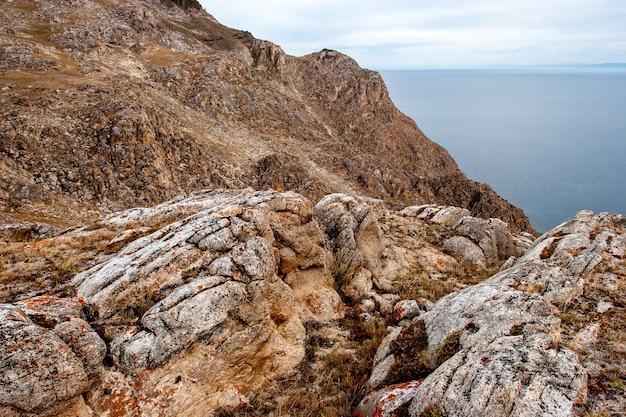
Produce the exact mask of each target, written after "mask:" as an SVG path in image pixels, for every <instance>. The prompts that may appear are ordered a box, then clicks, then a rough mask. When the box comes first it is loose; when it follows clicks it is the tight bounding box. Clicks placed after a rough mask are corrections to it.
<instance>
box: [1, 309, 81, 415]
mask: <svg viewBox="0 0 626 417" xmlns="http://www.w3.org/2000/svg"><path fill="white" fill-rule="evenodd" d="M0 339H1V340H2V343H1V344H0V346H1V348H0V413H3V412H4V410H6V412H7V413H9V412H16V411H17V412H28V413H37V412H41V411H44V410H46V409H48V408H50V407H52V406H53V405H55V404H57V403H59V402H64V401H68V400H71V399H73V398H74V397H76V396H79V395H80V394H82V393H83V392H85V391H87V389H88V388H89V379H88V375H87V373H86V372H85V369H84V367H83V363H82V362H81V360H80V359H79V358H78V357H77V355H76V354H74V352H73V351H72V349H70V347H69V346H68V345H67V344H66V343H65V342H64V341H63V340H62V339H61V338H60V337H59V336H58V335H57V334H55V332H53V331H50V330H47V329H45V328H43V327H41V326H38V325H36V324H35V323H33V322H32V321H31V320H30V318H29V317H28V316H27V315H26V314H25V313H24V311H22V310H21V309H19V308H18V307H16V306H15V305H11V304H0ZM11 410H12V411H11Z"/></svg>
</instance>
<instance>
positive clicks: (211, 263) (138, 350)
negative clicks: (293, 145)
mask: <svg viewBox="0 0 626 417" xmlns="http://www.w3.org/2000/svg"><path fill="white" fill-rule="evenodd" d="M170 204H171V206H170ZM150 219H152V220H150ZM164 219H166V220H168V221H172V222H171V223H169V224H166V225H164V226H162V227H161V228H160V229H158V230H156V231H154V232H153V233H151V234H148V235H146V236H144V237H141V238H139V239H136V240H134V241H132V242H131V243H129V244H127V245H126V246H125V247H123V248H122V249H121V250H120V252H119V253H117V254H116V255H115V256H112V257H110V258H107V259H106V260H105V261H104V262H102V263H100V264H98V265H95V266H94V267H92V268H91V269H88V270H86V271H84V272H82V273H80V274H78V275H77V276H76V277H75V278H74V281H73V282H74V284H75V285H76V286H77V290H78V295H79V296H80V297H82V298H83V299H84V300H85V302H86V303H88V305H90V306H93V309H94V310H96V311H97V316H98V318H99V321H100V322H101V323H102V325H103V326H104V328H105V332H108V333H109V334H110V337H111V339H112V340H111V345H110V347H111V349H110V353H111V358H112V360H113V362H114V364H115V371H114V370H113V369H111V370H109V371H108V372H107V374H106V375H105V377H104V378H105V379H106V380H110V381H112V382H111V386H109V387H107V388H106V389H107V390H109V391H115V392H116V393H119V395H118V396H117V397H116V398H118V399H117V400H116V401H120V402H122V403H125V404H131V403H132V404H137V406H138V407H141V408H143V409H150V410H151V411H150V412H152V413H154V414H156V415H160V414H162V413H163V412H164V409H163V408H161V407H162V406H161V405H159V404H166V403H168V402H169V403H168V404H169V405H168V409H169V410H170V411H171V412H172V413H183V414H184V413H192V414H194V413H198V412H199V411H193V410H195V409H196V407H198V406H199V404H200V403H198V402H199V401H200V402H201V404H203V405H202V407H203V408H202V409H203V411H202V412H203V413H204V412H208V411H210V410H211V409H215V408H217V407H220V406H227V405H238V404H239V403H240V401H245V398H246V395H249V393H251V392H252V391H253V390H256V389H259V388H260V387H262V386H263V385H264V384H266V383H267V382H268V381H271V380H276V379H279V378H283V377H286V376H289V375H291V374H293V372H295V370H296V369H297V366H298V364H299V363H300V362H301V361H302V360H303V359H304V357H305V353H306V352H305V351H306V349H305V348H306V346H305V342H306V330H305V324H306V323H307V322H308V321H310V320H315V321H316V322H324V321H332V320H337V319H340V318H342V317H343V315H344V311H345V306H344V304H343V303H342V301H341V299H340V297H339V295H338V293H337V292H336V291H335V289H334V279H333V276H332V275H331V274H330V272H329V270H328V269H327V267H326V259H327V257H326V250H325V246H324V245H325V238H324V234H323V233H322V231H321V230H320V227H319V226H318V224H317V222H316V221H315V218H314V216H313V206H312V204H311V203H310V202H309V201H308V200H307V199H305V198H304V197H302V196H300V195H298V194H295V193H291V192H287V193H278V192H275V191H265V192H255V191H252V190H238V191H224V190H214V191H210V192H197V193H195V194H194V195H192V196H190V197H189V199H184V198H182V199H181V198H179V199H175V200H174V201H172V202H171V203H163V204H160V205H158V206H156V207H154V208H153V209H141V210H139V211H137V210H129V211H126V212H123V213H120V214H118V215H111V216H109V217H108V218H107V219H106V220H105V224H106V225H107V226H109V227H111V225H114V226H115V227H117V228H125V227H150V226H151V221H156V223H157V224H163V221H164ZM122 233H123V232H122ZM365 278H367V275H365ZM368 290H369V287H368V286H367V285H366V286H365V288H364V289H358V291H368ZM120 371H121V372H122V374H123V375H126V376H129V377H130V376H132V378H131V379H128V378H126V377H124V378H120V377H114V376H113V375H112V374H111V372H120ZM107 375H108V376H107ZM107 378H108V379H107ZM139 379H140V380H141V385H140V386H136V381H137V380H139ZM177 381H178V382H177ZM181 381H184V382H181ZM192 381H193V382H192ZM179 387H184V391H185V392H184V393H182V392H180V389H179ZM154 392H158V393H160V394H159V395H160V397H159V398H160V402H159V404H154V403H152V402H151V400H150V399H149V398H150V397H151V396H152V395H153V394H152V393H154ZM116 395H117V394H116ZM107 401H108V399H107V398H106V397H94V401H93V402H92V403H91V404H90V406H93V407H94V408H95V409H102V410H104V409H106V408H107V407H106V406H105V405H104V404H105V403H106V402H107ZM146 407H148V408H146ZM207 407H208V408H207Z"/></svg>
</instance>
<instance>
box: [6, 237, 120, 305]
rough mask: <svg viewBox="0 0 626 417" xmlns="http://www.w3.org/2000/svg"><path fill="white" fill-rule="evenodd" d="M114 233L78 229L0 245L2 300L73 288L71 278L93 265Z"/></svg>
mask: <svg viewBox="0 0 626 417" xmlns="http://www.w3.org/2000/svg"><path fill="white" fill-rule="evenodd" d="M114 236H115V232H113V231H111V230H108V229H96V230H92V231H87V230H76V231H72V232H68V233H65V234H62V235H60V236H57V237H54V238H51V239H43V240H39V241H35V242H9V243H6V244H5V245H3V246H0V300H1V301H2V302H12V301H15V300H18V299H21V298H24V297H31V296H34V295H39V294H44V293H57V292H63V291H70V292H71V291H73V290H72V289H71V288H70V287H68V286H67V284H68V281H69V280H70V279H71V278H72V277H73V276H74V275H75V274H76V273H78V272H79V271H81V270H83V269H85V268H87V267H88V266H90V263H89V261H91V260H92V259H93V258H94V257H95V256H96V255H97V254H99V253H102V252H103V251H104V249H105V248H106V245H107V244H108V242H109V241H110V240H111V238H113V237H114Z"/></svg>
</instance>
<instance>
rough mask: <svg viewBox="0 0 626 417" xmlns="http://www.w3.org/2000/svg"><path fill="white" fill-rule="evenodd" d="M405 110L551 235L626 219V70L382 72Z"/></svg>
mask: <svg viewBox="0 0 626 417" xmlns="http://www.w3.org/2000/svg"><path fill="white" fill-rule="evenodd" d="M381 74H382V76H383V78H384V80H385V83H386V84H387V87H388V89H389V93H390V95H391V98H392V100H393V101H394V103H395V105H396V107H398V108H399V109H400V110H401V111H402V112H403V113H405V114H407V115H408V116H410V117H411V118H412V119H413V120H415V122H416V123H417V125H418V126H419V127H420V128H421V129H422V131H423V132H424V133H425V134H426V135H427V136H428V137H429V138H431V139H432V140H434V141H435V142H437V143H439V144H441V145H442V146H444V147H445V148H446V149H447V150H448V151H449V152H450V154H451V155H452V156H453V157H454V159H455V160H456V161H457V163H458V164H459V166H460V167H461V169H462V170H463V171H464V172H465V173H467V175H468V176H469V177H470V178H472V179H474V180H476V181H480V182H485V183H488V184H489V185H491V186H492V187H493V188H494V189H495V190H496V192H498V193H499V194H500V195H501V196H503V197H504V198H506V199H507V200H509V201H510V202H511V203H513V204H515V205H517V206H519V207H521V208H522V209H523V210H524V211H525V212H526V214H527V215H528V217H529V218H530V220H531V222H532V224H533V226H534V227H535V228H536V229H537V230H539V231H541V232H544V231H546V230H549V229H551V228H553V227H554V226H557V225H558V224H560V223H561V222H563V221H565V220H567V219H570V218H572V217H573V216H574V215H575V214H576V213H577V212H578V211H580V210H583V209H587V210H593V211H595V212H596V213H599V212H602V211H609V212H616V213H626V70H624V69H621V70H619V69H612V70H608V69H588V70H587V69H585V70H582V69H559V70H547V69H541V70H539V69H536V70H535V69H532V70H526V69H524V70H513V69H507V70H410V71H409V70H403V71H381Z"/></svg>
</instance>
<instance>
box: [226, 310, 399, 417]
mask: <svg viewBox="0 0 626 417" xmlns="http://www.w3.org/2000/svg"><path fill="white" fill-rule="evenodd" d="M341 325H342V327H343V328H344V329H345V330H349V331H350V338H349V340H348V341H347V342H346V343H345V346H342V347H334V348H331V349H328V348H329V346H330V344H329V341H327V340H324V338H317V337H309V340H308V343H307V356H306V358H305V360H304V361H303V362H302V363H301V365H300V367H299V369H298V370H297V371H296V372H295V373H294V375H293V376H291V377H290V378H286V379H283V380H281V381H277V382H275V383H273V386H272V387H269V388H268V387H266V388H265V389H264V390H263V391H262V392H259V393H257V395H256V396H255V397H254V398H253V400H252V401H251V402H250V403H249V404H247V405H241V406H239V407H237V408H235V409H226V408H224V409H221V410H219V411H218V412H217V413H216V416H218V417H261V416H287V415H289V416H292V417H313V416H320V417H322V416H324V417H348V416H351V415H352V412H353V410H354V408H355V407H356V405H357V404H358V402H359V401H360V400H361V397H362V395H363V393H364V391H363V388H364V386H365V382H366V381H367V379H368V377H369V372H370V370H371V366H372V362H373V360H374V355H375V354H376V349H377V348H378V345H379V344H380V342H381V341H382V339H383V338H384V336H385V335H386V334H387V331H386V325H385V322H384V320H382V319H375V320H371V321H367V322H365V321H363V320H362V319H360V318H359V316H358V314H357V313H356V310H354V311H353V312H352V313H351V314H349V315H348V317H347V318H346V320H345V321H343V322H342V323H341ZM311 326H313V327H314V326H315V324H314V323H312V324H310V325H309V326H308V327H311ZM308 330H309V331H308V334H309V335H311V334H314V333H315V330H314V329H312V328H309V329H308ZM277 393H280V394H278V395H277Z"/></svg>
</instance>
